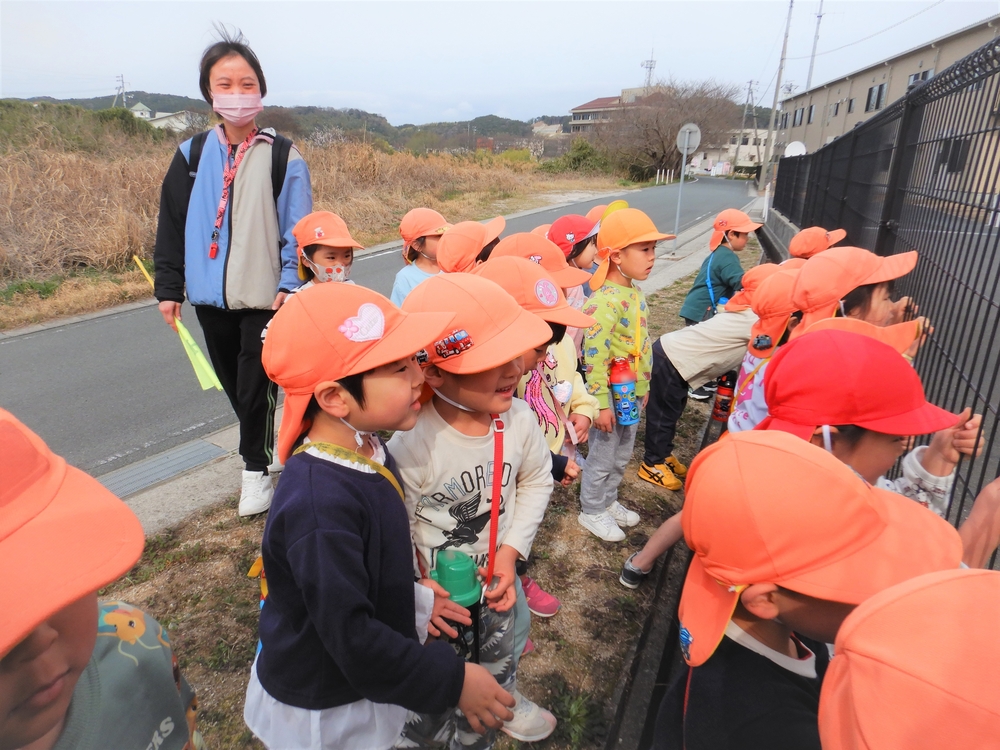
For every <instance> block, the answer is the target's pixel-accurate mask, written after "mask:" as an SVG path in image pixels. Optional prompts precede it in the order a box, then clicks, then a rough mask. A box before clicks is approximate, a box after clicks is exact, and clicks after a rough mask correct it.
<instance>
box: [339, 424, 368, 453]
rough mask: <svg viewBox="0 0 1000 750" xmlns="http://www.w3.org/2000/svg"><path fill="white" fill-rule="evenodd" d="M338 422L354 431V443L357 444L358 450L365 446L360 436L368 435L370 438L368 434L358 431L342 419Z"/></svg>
mask: <svg viewBox="0 0 1000 750" xmlns="http://www.w3.org/2000/svg"><path fill="white" fill-rule="evenodd" d="M340 421H341V422H343V423H344V424H345V425H347V426H348V427H349V428H351V429H352V430H354V442H355V443H357V444H358V447H359V448H360V447H361V446H363V445H364V444H365V440H364V438H363V437H361V436H362V435H368V436H369V437H370V436H371V433H370V432H362V431H361V430H359V429H358V428H357V427H355V426H354V425H352V424H351V423H350V422H348V421H347V420H346V419H344V418H341V420H340Z"/></svg>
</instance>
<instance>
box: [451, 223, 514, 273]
mask: <svg viewBox="0 0 1000 750" xmlns="http://www.w3.org/2000/svg"><path fill="white" fill-rule="evenodd" d="M506 225H507V221H506V219H504V218H503V217H502V216H497V217H496V218H495V219H490V220H489V221H488V222H486V223H485V224H480V223H479V222H478V221H460V222H459V223H458V224H454V225H453V226H452V227H451V228H450V229H449V230H448V232H447V233H446V234H445V235H444V237H442V238H441V244H440V245H439V246H438V253H437V260H438V267H439V268H440V269H441V270H442V271H444V272H445V273H467V272H469V271H471V270H472V269H473V267H474V266H475V265H476V256H477V255H479V253H481V252H482V251H483V248H484V247H486V246H487V245H488V244H490V243H491V242H493V240H495V239H496V238H497V237H499V236H500V233H501V232H502V231H503V230H504V227H505V226H506Z"/></svg>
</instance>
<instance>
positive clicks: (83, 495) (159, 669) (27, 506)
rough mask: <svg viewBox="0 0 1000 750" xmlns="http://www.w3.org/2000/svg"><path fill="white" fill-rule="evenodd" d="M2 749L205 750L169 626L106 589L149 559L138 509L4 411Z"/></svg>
mask: <svg viewBox="0 0 1000 750" xmlns="http://www.w3.org/2000/svg"><path fill="white" fill-rule="evenodd" d="M0 505H2V507H3V511H2V513H0V570H3V571H4V572H5V575H4V579H3V595H4V599H5V600H6V601H7V603H8V604H7V606H5V607H4V608H3V610H2V613H0V748H3V749H4V750H14V749H15V748H32V749H34V748H39V749H41V748H45V750H48V749H49V748H53V747H55V748H60V749H65V750H71V749H73V748H81V749H82V748H97V747H102V748H128V747H133V748H137V747H146V746H148V745H151V744H152V746H155V747H158V748H161V749H162V750H195V749H197V750H202V749H203V748H204V744H203V743H202V740H201V735H200V734H198V732H197V731H196V729H195V714H196V712H197V706H198V704H197V700H196V698H195V695H194V692H193V691H192V690H191V688H190V687H189V686H188V684H187V682H186V681H185V680H184V678H183V677H182V676H181V673H180V670H179V668H178V666H177V658H176V657H175V656H174V654H173V652H172V651H171V648H170V641H169V637H168V635H167V631H165V630H164V629H163V628H162V627H161V626H160V624H159V623H158V622H156V620H154V619H152V618H151V617H149V616H148V615H147V614H145V613H144V612H142V611H141V610H139V609H136V608H135V607H132V606H131V605H129V604H126V603H124V602H117V601H98V599H97V594H96V593H95V592H97V591H98V590H99V589H100V588H101V587H103V586H106V585H108V584H109V583H111V582H112V581H114V580H115V579H117V578H118V577H119V576H121V575H123V574H125V573H126V572H128V570H129V569H130V568H131V567H132V566H133V565H134V564H135V563H136V561H138V559H139V556H140V555H141V554H142V548H143V544H144V536H143V532H142V526H141V525H140V524H139V519H138V518H136V517H135V515H134V514H133V513H132V511H131V510H130V509H129V508H128V506H126V505H125V503H123V502H122V501H120V500H119V499H118V498H117V497H115V496H114V495H112V494H111V493H110V492H108V490H106V489H105V488H104V487H102V486H101V485H100V484H99V483H98V482H97V481H96V480H94V479H92V478H91V477H89V476H87V475H86V474H84V473H83V472H82V471H80V470H78V469H75V468H73V467H72V466H69V465H67V463H66V461H64V460H63V459H62V458H60V457H59V456H57V455H55V454H54V453H53V452H52V451H51V450H50V449H49V448H48V446H46V445H45V443H44V442H42V440H41V438H39V437H38V436H37V435H35V434H34V433H33V432H31V430H29V429H28V428H27V427H25V426H24V425H23V424H22V423H21V422H19V421H18V420H17V419H16V418H15V417H14V415H12V414H11V413H10V412H7V411H4V410H2V409H0Z"/></svg>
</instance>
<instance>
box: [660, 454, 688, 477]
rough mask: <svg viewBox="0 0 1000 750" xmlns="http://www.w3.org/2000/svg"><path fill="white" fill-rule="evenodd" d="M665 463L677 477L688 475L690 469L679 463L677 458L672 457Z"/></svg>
mask: <svg viewBox="0 0 1000 750" xmlns="http://www.w3.org/2000/svg"><path fill="white" fill-rule="evenodd" d="M663 463H664V464H665V465H666V467H667V468H668V469H670V471H672V472H673V473H674V476H675V477H682V476H684V475H685V474H687V473H688V467H687V466H685V465H684V464H682V463H681V462H680V461H678V460H677V457H676V456H670V457H669V458H667V460H666V461H664V462H663Z"/></svg>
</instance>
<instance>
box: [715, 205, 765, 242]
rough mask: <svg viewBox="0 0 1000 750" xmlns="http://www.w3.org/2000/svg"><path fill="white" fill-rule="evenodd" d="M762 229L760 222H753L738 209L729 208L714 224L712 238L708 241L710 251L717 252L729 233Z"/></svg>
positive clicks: (722, 212)
mask: <svg viewBox="0 0 1000 750" xmlns="http://www.w3.org/2000/svg"><path fill="white" fill-rule="evenodd" d="M760 227H761V224H760V223H759V222H756V221H753V220H751V219H750V217H749V216H748V215H747V214H745V213H743V212H742V211H740V210H739V209H738V208H727V209H725V210H724V211H721V212H720V213H719V215H718V216H716V217H715V221H713V222H712V236H711V237H710V238H709V240H708V249H709V250H715V248H717V247H718V246H719V244H720V243H721V242H722V240H723V239H724V238H725V236H726V233H727V232H754V231H756V230H758V229H760Z"/></svg>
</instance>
